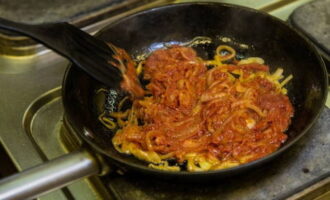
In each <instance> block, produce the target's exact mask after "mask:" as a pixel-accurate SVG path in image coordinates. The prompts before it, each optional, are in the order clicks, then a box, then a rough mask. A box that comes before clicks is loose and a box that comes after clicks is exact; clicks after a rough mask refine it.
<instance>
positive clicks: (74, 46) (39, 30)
mask: <svg viewBox="0 0 330 200" xmlns="http://www.w3.org/2000/svg"><path fill="white" fill-rule="evenodd" d="M0 28H2V29H6V30H10V31H14V32H17V33H20V34H23V35H26V36H30V37H31V38H33V39H35V40H36V41H38V42H40V43H42V44H44V45H45V46H47V47H48V48H50V49H52V50H54V51H56V52H57V53H59V54H61V55H63V56H64V57H66V58H68V59H69V60H70V61H71V62H73V63H74V64H75V66H78V67H79V68H81V69H83V70H84V71H85V72H87V73H88V74H89V75H91V76H92V77H94V78H95V79H97V80H98V81H100V82H102V83H104V84H105V85H107V86H111V87H118V86H119V83H120V81H121V78H122V76H121V73H120V71H119V70H118V69H117V68H115V67H113V66H112V65H110V64H109V61H113V62H116V61H115V60H114V59H113V57H112V56H113V55H114V54H115V53H116V52H115V50H114V49H113V48H111V47H110V46H108V45H107V44H106V43H105V42H103V41H101V40H99V39H97V38H95V37H93V36H91V35H89V34H87V33H85V32H83V31H81V30H80V29H78V28H76V27H74V26H72V25H70V24H68V23H65V22H63V23H50V24H38V25H29V24H22V23H17V22H13V21H9V20H6V19H2V18H0Z"/></svg>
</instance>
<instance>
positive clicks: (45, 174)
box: [0, 150, 101, 200]
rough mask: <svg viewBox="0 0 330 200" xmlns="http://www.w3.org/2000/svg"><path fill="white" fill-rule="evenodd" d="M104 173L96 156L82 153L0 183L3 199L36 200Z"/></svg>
mask: <svg viewBox="0 0 330 200" xmlns="http://www.w3.org/2000/svg"><path fill="white" fill-rule="evenodd" d="M100 171H101V165H100V164H99V161H97V159H96V158H95V156H93V155H92V154H91V153H89V152H88V151H87V150H79V151H76V152H73V153H70V154H67V155H64V156H61V157H59V158H56V159H54V160H51V161H48V162H46V163H44V164H41V165H38V166H36V167H33V168H30V169H27V170H24V171H22V172H20V173H18V174H14V175H12V176H9V177H7V178H4V179H3V180H0V200H10V199H15V200H18V199H31V198H35V197H37V196H40V195H42V194H45V193H47V192H50V191H53V190H56V189H59V188H61V187H64V186H66V185H68V184H70V183H72V182H73V181H75V180H77V179H80V178H83V177H87V176H90V175H96V174H98V173H100Z"/></svg>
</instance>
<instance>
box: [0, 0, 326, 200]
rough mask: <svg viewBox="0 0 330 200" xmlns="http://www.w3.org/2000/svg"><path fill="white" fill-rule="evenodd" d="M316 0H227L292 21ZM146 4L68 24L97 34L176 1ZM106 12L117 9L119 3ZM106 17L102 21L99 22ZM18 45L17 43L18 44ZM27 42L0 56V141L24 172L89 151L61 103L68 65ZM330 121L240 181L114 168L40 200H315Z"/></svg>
mask: <svg viewBox="0 0 330 200" xmlns="http://www.w3.org/2000/svg"><path fill="white" fill-rule="evenodd" d="M309 1H310V0H299V1H295V0H292V1H278V0H251V1H250V0H232V1H229V0H223V1H221V2H226V3H234V4H239V5H243V6H248V7H253V8H256V9H259V10H263V11H265V12H268V13H270V14H272V15H274V16H276V17H279V18H281V19H282V20H286V19H287V18H288V16H289V15H290V13H291V12H292V11H293V10H294V9H295V8H296V7H298V6H300V5H302V4H305V3H307V2H309ZM145 2H146V3H145V4H142V5H139V6H127V7H126V8H127V9H122V10H121V11H120V12H119V11H118V12H114V13H115V14H113V15H111V14H109V13H107V12H111V11H109V10H111V9H108V11H104V12H95V13H94V11H91V12H90V13H89V14H88V16H93V20H88V19H91V18H88V17H86V15H82V16H80V18H79V16H76V17H75V18H68V19H70V20H71V19H72V23H74V24H78V25H79V23H80V25H79V26H81V28H82V29H83V30H85V31H87V32H89V33H91V34H93V33H94V32H95V31H97V30H99V29H101V28H102V27H103V26H104V25H106V24H108V23H110V22H111V21H114V20H116V19H118V18H120V17H122V16H125V15H127V14H129V13H131V12H136V11H137V10H139V9H145V8H147V7H151V6H155V5H158V4H161V3H164V2H169V1H165V0H163V1H148V2H147V1H145ZM177 2H184V1H177ZM105 6H109V8H110V7H111V6H113V5H105ZM103 10H107V9H103ZM112 11H113V10H112ZM100 13H102V16H103V17H96V15H97V14H100ZM94 14H95V15H94ZM104 16H107V17H104ZM80 19H81V20H80ZM82 19H84V20H82ZM78 22H79V23H78ZM82 22H84V23H82ZM0 36H1V35H0ZM2 36H3V35H2ZM8 37H9V36H8ZM17 37H18V36H15V37H14V38H16V39H17ZM6 40H9V39H8V38H7V39H6ZM20 40H23V41H24V40H27V39H26V38H25V39H20ZM14 43H15V44H16V45H17V41H16V42H13V44H14ZM22 43H24V44H26V43H27V42H21V44H22ZM28 44H29V45H28V46H26V45H25V46H24V48H23V47H22V48H20V47H19V46H15V48H13V49H11V50H10V51H9V52H10V53H9V54H10V55H0V77H1V78H0V93H1V98H0V104H1V105H2V106H1V107H0V119H1V123H0V130H1V132H0V143H1V145H2V146H3V147H4V149H5V150H6V152H7V154H8V155H9V157H10V158H11V160H12V162H13V164H14V165H15V167H16V168H17V171H21V170H24V169H27V168H29V167H32V166H35V165H37V164H40V163H43V162H46V161H48V160H51V159H53V158H56V157H59V156H61V155H64V154H66V153H68V152H71V151H74V150H77V149H79V148H80V147H81V146H83V145H84V143H83V141H81V140H80V139H79V138H78V137H76V135H75V133H74V132H73V131H72V129H71V128H70V126H69V125H68V123H67V122H66V120H65V116H64V110H63V106H62V101H61V82H62V78H63V75H64V73H65V70H66V68H67V66H68V61H67V60H65V59H64V58H63V57H61V56H59V55H57V54H56V53H54V52H52V51H49V50H47V49H45V48H44V47H43V46H41V45H36V44H34V43H33V41H32V42H31V41H29V42H28ZM0 46H1V40H0ZM26 49H28V51H27V50H26ZM31 49H32V50H31ZM0 52H1V51H0ZM20 52H21V53H20ZM329 120H330V109H328V108H325V109H324V110H323V112H322V113H321V116H320V118H319V120H318V121H317V122H316V124H315V125H314V126H313V128H312V129H311V130H310V131H309V133H308V134H306V135H305V136H304V137H303V138H302V139H301V140H300V141H299V142H298V143H297V144H296V145H294V146H293V147H292V148H291V149H289V150H288V151H287V152H286V153H285V154H283V155H282V156H280V157H279V158H277V159H275V160H274V161H272V162H270V163H268V164H266V165H265V166H263V167H261V168H256V169H255V170H254V171H250V172H249V173H248V174H243V175H240V176H238V177H232V178H228V179H223V180H219V181H214V182H211V183H202V184H196V183H194V184H189V183H185V184H182V183H175V182H167V181H162V180H157V179H150V178H145V177H140V176H138V175H137V176H132V175H127V174H125V173H123V172H121V171H116V170H115V169H113V170H111V166H110V173H108V174H107V175H105V176H93V177H90V178H85V179H82V180H79V181H76V182H74V183H72V184H71V185H69V186H67V187H65V188H63V189H61V190H57V191H54V192H51V193H49V194H47V195H44V196H42V197H39V198H38V199H42V200H50V199H56V200H71V199H91V200H93V199H119V200H128V199H129V200H130V199H142V200H161V199H173V200H182V199H192V200H204V199H230V200H236V199H237V200H251V199H253V200H258V199H291V200H294V199H308V198H309V199H313V197H315V191H318V192H319V191H320V190H316V189H318V188H319V186H320V185H321V186H322V189H324V188H326V187H328V188H329V187H330V186H329V185H330V184H329V183H330V165H329V163H330V156H329V153H328V152H329V149H330V133H329V130H330V123H329ZM0 165H2V163H1V164H0ZM315 184H316V185H315ZM311 186H312V187H311ZM315 188H316V189H315ZM301 191H303V192H301ZM313 191H314V193H312V192H313ZM311 194H312V195H311ZM313 195H314V196H313Z"/></svg>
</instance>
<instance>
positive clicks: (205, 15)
mask: <svg viewBox="0 0 330 200" xmlns="http://www.w3.org/2000/svg"><path fill="white" fill-rule="evenodd" d="M196 36H206V37H209V38H211V39H212V41H213V42H212V44H201V45H197V47H195V49H196V50H197V51H198V52H199V55H200V56H202V57H203V58H204V59H205V58H208V59H212V56H213V55H214V51H215V48H216V46H217V45H219V44H221V43H223V42H221V40H219V38H221V37H228V38H231V39H232V40H234V41H235V42H229V43H227V44H229V45H231V46H234V47H235V49H236V50H238V52H239V54H240V56H244V57H249V56H257V57H262V58H263V59H264V60H265V61H266V64H268V65H269V66H270V68H271V71H275V69H276V68H278V67H282V68H283V69H284V75H286V76H288V75H289V74H292V75H293V77H294V78H293V80H291V81H290V84H288V85H287V89H288V94H289V97H290V100H291V102H292V103H293V105H294V108H295V114H294V117H293V119H292V124H291V126H290V127H289V129H288V131H287V134H288V135H289V138H288V140H287V141H286V142H285V144H284V145H283V146H282V147H281V148H280V149H279V150H278V151H276V152H274V153H273V154H271V155H269V156H267V157H265V158H263V159H260V160H257V161H254V162H252V163H248V164H244V165H241V166H238V167H234V168H230V169H224V170H217V171H207V172H168V171H160V170H156V169H151V168H148V167H147V164H146V163H144V162H141V161H139V160H137V159H135V158H133V157H132V156H125V155H122V154H120V153H118V152H117V151H116V150H115V149H114V148H113V146H112V144H111V137H112V136H113V135H114V133H112V132H111V131H109V130H107V129H106V128H105V127H104V126H103V125H102V124H101V123H100V122H99V121H98V115H99V114H100V113H101V112H102V111H103V110H102V107H103V105H104V104H105V98H96V96H97V95H95V94H96V91H97V90H98V89H100V88H102V87H104V86H102V85H101V84H100V83H99V82H96V81H95V80H94V79H92V78H90V77H89V76H87V75H86V74H85V73H84V72H82V71H80V70H78V69H77V68H75V67H71V68H70V69H69V70H68V71H67V74H66V76H65V78H64V84H63V85H64V87H63V100H64V101H63V102H64V107H65V111H66V114H67V118H68V120H69V122H70V123H71V125H72V126H73V127H74V129H75V130H76V131H77V132H78V133H83V132H84V130H88V131H89V132H90V135H89V137H86V136H85V135H84V134H80V135H81V137H82V138H84V139H85V140H86V141H87V142H88V143H89V144H91V145H92V146H93V148H94V149H96V150H97V151H98V152H101V153H102V154H104V155H106V156H108V157H109V158H110V159H111V160H113V161H115V162H116V163H118V164H120V165H121V166H124V167H126V168H129V169H133V170H137V171H141V172H144V173H150V174H154V175H162V176H163V175H166V176H167V177H168V176H182V177H189V178H192V177H193V178H197V179H200V178H201V177H214V176H216V177H222V176H227V175H231V174H235V173H237V172H240V171H243V170H245V169H248V168H251V167H255V166H257V165H259V164H262V163H265V162H266V161H268V160H270V159H273V158H274V157H275V156H277V155H279V154H280V153H282V152H284V151H285V150H286V149H287V148H288V147H290V146H291V145H292V144H294V143H295V142H296V141H297V140H298V139H299V138H300V137H301V136H302V135H304V134H305V133H306V131H307V130H308V129H309V128H310V127H311V125H312V124H313V122H314V121H315V120H316V118H317V116H318V115H319V113H320V110H321V109H322V107H323V105H324V100H325V97H326V93H327V73H326V70H325V67H324V65H323V62H322V60H321V58H320V56H319V55H318V54H317V53H316V52H315V50H314V48H313V47H312V46H311V45H310V44H309V42H307V41H306V40H305V39H304V38H303V37H302V36H301V35H300V34H298V33H297V32H295V31H294V30H292V29H291V28H289V27H288V26H287V25H286V24H285V23H283V22H281V21H280V20H278V19H276V18H274V17H271V16H269V15H266V14H263V13H260V12H257V11H255V10H251V9H246V8H242V7H237V6H232V5H224V4H216V3H193V4H177V5H169V6H165V7H160V8H155V9H152V10H148V11H145V12H141V13H138V14H135V15H132V16H130V17H127V18H125V19H122V20H120V21H118V22H116V23H114V24H111V25H109V26H107V27H106V28H104V29H103V30H102V31H100V32H99V33H98V35H97V37H98V38H100V39H102V40H104V41H107V42H112V43H113V44H115V45H117V46H119V47H121V48H124V49H125V50H127V51H128V52H129V53H130V54H131V55H132V56H133V57H137V56H139V55H146V54H149V53H150V52H152V51H154V50H155V49H157V48H162V47H164V46H166V45H168V44H184V43H187V42H189V41H191V40H193V39H194V38H195V37H196ZM240 44H246V45H248V46H249V48H248V49H245V48H241V47H240ZM100 108H101V109H100Z"/></svg>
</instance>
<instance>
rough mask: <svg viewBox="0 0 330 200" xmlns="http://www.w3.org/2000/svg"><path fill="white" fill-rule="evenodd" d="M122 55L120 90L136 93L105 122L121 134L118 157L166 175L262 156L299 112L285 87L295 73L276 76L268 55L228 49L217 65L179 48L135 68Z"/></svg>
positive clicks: (220, 53)
mask: <svg viewBox="0 0 330 200" xmlns="http://www.w3.org/2000/svg"><path fill="white" fill-rule="evenodd" d="M118 51H119V52H121V54H120V56H119V57H117V60H121V61H122V60H123V58H124V60H125V63H126V69H125V70H122V71H123V73H124V74H126V76H124V81H123V83H122V86H123V88H124V89H126V90H128V91H129V92H130V93H131V94H133V95H131V96H126V97H125V98H123V99H122V100H121V102H120V103H119V105H118V110H117V111H116V112H109V113H107V112H105V113H103V114H102V115H101V116H100V118H99V119H100V121H101V122H102V123H103V124H104V125H106V126H107V127H108V128H110V129H112V130H114V131H115V132H116V133H115V135H114V137H113V139H112V143H113V145H114V147H115V148H116V149H117V150H118V151H119V152H121V153H124V154H131V155H133V156H135V157H137V158H139V159H141V160H144V161H147V162H148V163H149V167H152V168H157V169H161V170H172V171H180V170H187V171H207V170H218V169H224V168H230V167H234V166H238V165H241V164H244V163H248V162H251V161H254V160H257V159H260V158H262V157H264V156H266V155H268V154H271V153H272V152H274V151H276V150H277V149H278V148H279V147H280V146H281V144H282V143H284V142H285V141H286V139H287V135H286V134H285V131H286V129H287V128H288V126H289V124H290V121H291V117H292V116H293V113H294V110H293V106H292V104H291V103H290V100H289V98H288V96H286V94H287V90H286V89H285V88H284V85H285V84H286V83H288V81H289V80H290V79H291V78H292V75H290V76H288V77H286V78H284V77H283V70H282V69H281V68H278V69H277V70H276V71H275V72H273V73H270V71H269V67H268V66H267V65H265V64H264V60H263V59H262V58H258V57H250V58H245V59H241V60H238V59H236V52H235V50H234V49H233V48H231V47H230V46H226V45H220V46H218V47H217V49H216V50H215V56H214V59H213V60H203V59H201V58H200V57H198V56H197V54H196V52H195V51H194V49H193V48H191V47H183V46H178V45H174V46H171V47H169V48H166V49H159V50H156V51H154V52H153V53H152V54H151V55H150V56H148V58H147V59H145V60H144V61H142V62H140V63H139V64H138V65H137V67H136V68H135V64H134V62H133V61H132V60H130V58H129V56H128V55H127V54H126V53H125V52H124V51H121V50H120V49H118ZM138 76H139V77H140V78H141V79H142V80H143V82H147V83H146V84H145V88H144V89H142V88H141V87H140V86H139V84H138V79H137V77H138ZM127 104H130V105H131V106H129V108H127V106H124V105H127Z"/></svg>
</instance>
